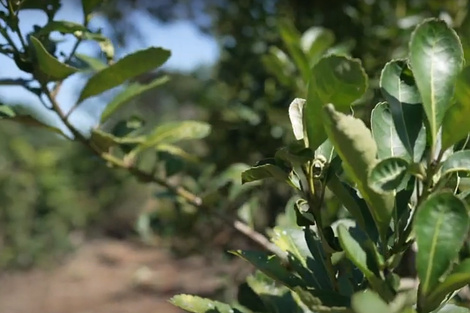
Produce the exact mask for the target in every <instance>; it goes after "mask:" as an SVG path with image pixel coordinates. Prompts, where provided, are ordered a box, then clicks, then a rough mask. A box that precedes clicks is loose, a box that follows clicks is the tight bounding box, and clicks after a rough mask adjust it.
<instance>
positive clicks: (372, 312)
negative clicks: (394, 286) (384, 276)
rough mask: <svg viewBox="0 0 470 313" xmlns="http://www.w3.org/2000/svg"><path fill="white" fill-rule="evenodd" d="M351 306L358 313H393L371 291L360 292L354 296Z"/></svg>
mask: <svg viewBox="0 0 470 313" xmlns="http://www.w3.org/2000/svg"><path fill="white" fill-rule="evenodd" d="M351 306H352V308H353V309H354V312H356V313H378V312H380V313H392V309H391V308H390V307H389V306H388V305H387V303H386V302H385V301H384V300H382V298H380V296H379V295H378V294H376V293H375V292H373V291H371V290H365V291H360V292H358V293H356V294H354V295H353V297H352V299H351Z"/></svg>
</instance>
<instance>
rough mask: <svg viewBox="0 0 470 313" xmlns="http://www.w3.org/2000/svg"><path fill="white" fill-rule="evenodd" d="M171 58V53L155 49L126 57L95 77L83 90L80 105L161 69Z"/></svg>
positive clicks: (79, 100)
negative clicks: (90, 98)
mask: <svg viewBox="0 0 470 313" xmlns="http://www.w3.org/2000/svg"><path fill="white" fill-rule="evenodd" d="M169 57H170V51H168V50H165V49H162V48H154V47H152V48H148V49H146V50H140V51H137V52H135V53H133V54H129V55H127V56H125V57H124V58H122V59H121V60H119V61H117V62H116V63H114V64H113V65H110V66H108V67H106V68H105V69H103V70H101V71H99V72H97V73H96V74H95V75H93V76H92V77H91V78H90V79H89V80H88V82H87V83H86V85H85V87H84V88H83V90H82V92H81V94H80V97H79V99H78V103H80V102H82V101H83V100H85V99H87V98H89V97H93V96H96V95H99V94H100V93H102V92H104V91H106V90H109V89H111V88H114V87H117V86H119V85H120V84H122V83H124V82H125V81H127V80H129V79H131V78H134V77H137V76H139V75H142V74H144V73H147V72H149V71H152V70H153V69H155V68H157V67H160V66H161V65H162V64H163V63H165V61H166V60H168V58H169Z"/></svg>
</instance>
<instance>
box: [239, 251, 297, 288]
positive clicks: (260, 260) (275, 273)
mask: <svg viewBox="0 0 470 313" xmlns="http://www.w3.org/2000/svg"><path fill="white" fill-rule="evenodd" d="M230 252H231V253H233V254H234V255H236V256H239V257H241V258H242V259H244V260H246V261H248V262H250V263H251V264H253V265H254V266H255V267H256V268H257V269H258V270H260V271H261V272H263V273H264V274H265V275H267V276H268V277H271V278H272V279H274V280H277V281H279V282H281V283H283V284H284V285H285V286H287V287H289V288H291V289H292V288H294V287H297V286H302V287H303V286H304V283H303V282H302V280H301V279H300V278H299V277H297V276H296V275H294V274H292V273H290V272H289V271H287V269H285V268H284V267H283V266H282V264H281V262H280V261H279V258H277V257H276V256H275V255H269V254H267V253H265V252H260V251H243V250H237V251H230Z"/></svg>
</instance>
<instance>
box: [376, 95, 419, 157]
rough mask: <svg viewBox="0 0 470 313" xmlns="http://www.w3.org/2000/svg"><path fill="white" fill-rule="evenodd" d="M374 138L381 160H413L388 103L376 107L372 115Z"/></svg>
mask: <svg viewBox="0 0 470 313" xmlns="http://www.w3.org/2000/svg"><path fill="white" fill-rule="evenodd" d="M371 128H372V136H373V137H374V140H375V143H376V144H377V155H378V157H379V159H387V158H391V157H402V158H405V159H407V160H411V158H412V157H411V154H410V153H409V151H408V150H407V148H406V147H405V146H404V145H403V143H402V141H401V140H400V137H399V136H398V133H397V130H396V128H395V124H394V123H393V119H392V114H391V112H390V109H389V106H388V104H387V103H386V102H381V103H379V104H377V105H376V106H375V108H374V109H373V110H372V115H371Z"/></svg>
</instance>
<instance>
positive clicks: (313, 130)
mask: <svg viewBox="0 0 470 313" xmlns="http://www.w3.org/2000/svg"><path fill="white" fill-rule="evenodd" d="M367 84H368V79H367V75H366V73H365V71H364V69H363V68H362V65H361V62H360V61H359V60H357V59H351V58H349V57H345V56H338V55H330V56H327V57H323V58H322V59H321V60H320V61H319V62H318V63H317V64H316V65H315V66H314V68H313V69H312V75H311V77H310V81H309V87H308V97H307V103H306V105H305V108H304V120H305V131H306V133H307V139H308V147H310V148H311V149H312V150H316V148H318V146H320V145H321V143H322V142H323V141H325V139H326V138H327V137H326V133H325V130H324V128H323V119H322V113H321V112H322V108H323V106H324V105H326V104H328V103H333V104H334V105H335V107H336V108H337V110H338V111H341V112H346V111H348V110H349V108H350V106H351V104H352V103H353V101H355V100H357V99H358V98H360V97H361V96H362V95H363V94H364V92H365V90H366V88H367Z"/></svg>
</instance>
